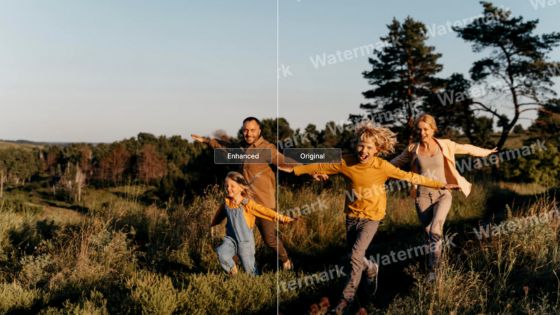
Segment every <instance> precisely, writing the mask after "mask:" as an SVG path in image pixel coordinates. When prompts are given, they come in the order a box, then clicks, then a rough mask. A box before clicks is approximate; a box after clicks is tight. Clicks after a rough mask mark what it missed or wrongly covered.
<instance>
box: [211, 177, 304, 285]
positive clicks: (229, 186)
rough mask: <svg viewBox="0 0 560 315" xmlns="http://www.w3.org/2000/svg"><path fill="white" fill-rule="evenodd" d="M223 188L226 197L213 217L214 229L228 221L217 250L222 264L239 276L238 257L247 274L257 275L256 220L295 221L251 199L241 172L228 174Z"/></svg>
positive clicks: (225, 268)
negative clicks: (235, 258) (254, 230)
mask: <svg viewBox="0 0 560 315" xmlns="http://www.w3.org/2000/svg"><path fill="white" fill-rule="evenodd" d="M224 185H225V190H226V195H227V197H226V198H225V200H224V204H223V205H222V206H221V207H220V209H218V211H217V212H216V214H215V215H214V219H213V220H212V224H211V226H215V225H218V224H220V223H221V222H222V221H223V220H224V219H227V223H226V237H225V238H224V240H223V242H222V244H220V246H218V247H217V248H216V251H217V253H218V259H219V260H220V265H221V266H222V268H224V270H225V271H226V272H228V273H229V274H232V275H233V274H236V273H237V271H238V269H237V266H236V265H235V261H234V260H233V257H234V256H235V255H237V256H238V257H239V260H240V261H241V264H242V265H243V269H244V270H245V272H247V273H249V274H253V275H256V274H257V269H256V266H255V238H254V236H253V228H254V227H255V219H256V217H260V218H263V219H267V220H270V221H279V222H281V223H289V222H292V221H293V220H294V219H292V218H290V217H287V216H284V215H281V214H279V213H277V212H276V211H274V210H272V209H269V208H266V207H264V206H262V205H260V204H258V203H256V202H255V201H253V200H252V199H249V185H248V184H247V181H246V180H245V178H244V177H243V175H241V174H240V173H238V172H229V173H228V174H227V176H226V179H225V182H224Z"/></svg>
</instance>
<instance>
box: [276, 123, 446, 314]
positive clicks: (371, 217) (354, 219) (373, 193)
mask: <svg viewBox="0 0 560 315" xmlns="http://www.w3.org/2000/svg"><path fill="white" fill-rule="evenodd" d="M356 133H357V138H358V145H357V148H356V149H357V150H356V154H354V155H346V156H343V158H342V160H341V161H340V162H338V163H318V164H309V165H303V166H295V167H284V168H285V171H287V172H290V171H293V172H294V173H295V174H296V175H298V176H299V175H301V174H315V173H318V174H327V175H328V174H341V175H343V176H344V178H345V179H346V182H347V185H346V186H347V192H346V201H345V213H346V243H347V250H348V252H349V255H350V265H351V267H352V270H351V273H350V276H349V279H348V282H347V284H346V286H345V288H344V290H343V292H342V299H341V300H340V302H339V303H338V305H337V307H336V309H335V311H336V313H337V314H342V313H343V312H344V310H345V309H346V308H347V307H348V305H349V304H351V303H352V301H353V299H354V296H355V294H356V290H357V288H358V285H359V283H360V279H361V277H362V272H363V271H366V272H367V275H368V278H369V280H371V279H373V277H376V276H377V272H378V269H379V266H378V265H377V264H376V263H375V262H372V261H370V260H368V259H367V258H366V256H365V254H366V249H367V248H368V246H369V244H370V242H371V241H372V239H373V236H374V235H375V233H376V231H377V228H378V226H379V222H380V221H381V219H383V217H384V216H385V208H386V204H387V199H386V192H385V182H386V181H387V180H388V179H389V178H396V179H403V180H406V181H409V182H412V183H414V184H418V185H424V186H428V187H433V188H446V189H453V188H456V185H445V184H444V183H443V182H440V181H436V180H432V179H430V178H427V177H424V176H421V175H418V174H414V173H409V172H405V171H402V170H400V169H398V168H396V167H394V166H393V165H391V164H390V163H389V162H387V161H385V160H383V159H381V158H378V157H377V155H382V154H387V153H390V152H392V151H393V150H394V146H395V143H396V142H397V140H396V137H395V134H394V133H393V132H391V131H390V130H389V129H387V128H381V127H374V126H373V124H372V123H371V122H368V123H363V124H361V125H359V126H358V128H357V129H356Z"/></svg>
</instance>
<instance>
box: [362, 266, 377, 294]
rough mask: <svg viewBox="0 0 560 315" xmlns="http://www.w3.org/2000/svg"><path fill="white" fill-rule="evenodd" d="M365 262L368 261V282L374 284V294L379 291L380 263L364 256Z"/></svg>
mask: <svg viewBox="0 0 560 315" xmlns="http://www.w3.org/2000/svg"><path fill="white" fill-rule="evenodd" d="M364 262H365V263H366V266H367V269H366V273H367V282H368V285H369V286H373V287H374V289H373V294H375V293H376V292H377V277H378V275H379V265H378V264H377V263H376V262H374V261H371V260H369V259H367V258H365V257H364Z"/></svg>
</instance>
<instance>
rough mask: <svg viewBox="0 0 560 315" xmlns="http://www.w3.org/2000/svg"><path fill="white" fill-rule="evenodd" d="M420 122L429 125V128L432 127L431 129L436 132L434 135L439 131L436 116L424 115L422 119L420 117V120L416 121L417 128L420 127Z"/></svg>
mask: <svg viewBox="0 0 560 315" xmlns="http://www.w3.org/2000/svg"><path fill="white" fill-rule="evenodd" d="M420 122H423V123H426V124H428V126H430V128H432V129H433V130H434V133H436V132H437V131H438V129H437V123H436V119H435V118H434V116H432V115H428V114H423V115H421V116H420V117H418V119H417V120H416V126H418V124H419V123H420Z"/></svg>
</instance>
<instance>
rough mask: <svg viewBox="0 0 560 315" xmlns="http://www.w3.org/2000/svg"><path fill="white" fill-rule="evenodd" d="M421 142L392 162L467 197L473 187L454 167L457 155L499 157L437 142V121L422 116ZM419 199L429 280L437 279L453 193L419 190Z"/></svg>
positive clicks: (419, 214)
mask: <svg viewBox="0 0 560 315" xmlns="http://www.w3.org/2000/svg"><path fill="white" fill-rule="evenodd" d="M416 128H417V130H418V134H419V137H420V141H419V142H417V143H413V144H411V145H409V146H408V147H407V148H406V149H405V150H404V151H403V152H402V153H401V154H400V155H399V156H397V157H396V158H394V159H393V160H391V163H392V164H393V165H395V166H396V167H398V168H402V167H403V166H405V165H407V164H408V165H410V167H411V171H412V172H415V173H418V174H422V175H424V176H427V177H430V178H432V179H435V180H438V181H441V182H444V183H447V184H456V185H458V186H459V189H460V190H461V191H462V192H463V194H465V196H468V195H469V193H470V192H471V184H470V183H469V182H468V181H467V180H466V179H465V178H463V177H462V176H461V175H460V174H459V172H458V171H457V168H456V167H455V155H456V154H470V155H472V156H477V157H484V156H488V155H490V154H492V153H496V152H497V150H496V148H494V149H492V150H488V149H484V148H479V147H476V146H473V145H470V144H459V143H456V142H453V141H451V140H448V139H437V138H435V137H434V135H435V133H436V132H437V130H438V129H437V125H436V120H435V119H434V117H433V116H431V115H427V114H425V115H422V116H420V117H419V118H418V120H417V122H416ZM413 195H415V197H416V200H415V201H416V212H417V213H418V217H419V219H420V222H421V223H422V225H423V226H424V230H425V232H426V235H427V242H428V245H429V246H430V247H429V248H430V249H431V250H430V255H429V263H428V266H429V268H430V278H431V279H434V278H435V271H436V270H437V267H438V265H439V260H440V257H441V252H442V243H443V224H444V222H445V218H446V217H447V213H449V209H450V208H451V192H450V191H449V190H444V189H434V188H430V187H419V188H418V190H417V191H416V192H413Z"/></svg>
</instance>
